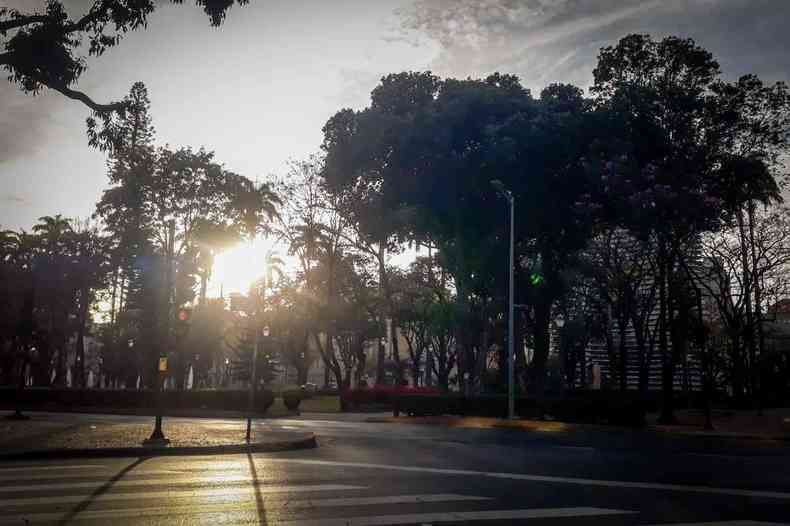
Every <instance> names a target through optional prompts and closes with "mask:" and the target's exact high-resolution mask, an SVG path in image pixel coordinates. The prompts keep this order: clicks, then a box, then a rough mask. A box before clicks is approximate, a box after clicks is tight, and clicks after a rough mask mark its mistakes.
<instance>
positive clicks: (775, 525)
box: [653, 521, 790, 526]
mask: <svg viewBox="0 0 790 526" xmlns="http://www.w3.org/2000/svg"><path fill="white" fill-rule="evenodd" d="M653 526H790V525H788V524H786V523H783V522H760V521H720V522H681V523H677V524H670V525H668V524H656V525H653Z"/></svg>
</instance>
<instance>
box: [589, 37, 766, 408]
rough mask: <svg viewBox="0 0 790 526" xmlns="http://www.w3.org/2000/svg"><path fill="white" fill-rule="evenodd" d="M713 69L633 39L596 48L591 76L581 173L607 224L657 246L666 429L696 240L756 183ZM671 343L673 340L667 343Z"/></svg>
mask: <svg viewBox="0 0 790 526" xmlns="http://www.w3.org/2000/svg"><path fill="white" fill-rule="evenodd" d="M718 76H719V66H718V63H717V62H716V61H715V60H714V58H713V56H712V55H711V54H710V53H709V52H708V51H706V50H704V49H702V48H701V47H699V46H697V45H696V43H695V42H694V41H693V40H691V39H680V38H676V37H667V38H665V39H663V40H661V41H654V40H652V39H651V38H650V37H649V36H646V35H629V36H626V37H624V38H623V39H621V40H620V42H619V43H618V44H617V45H616V46H609V47H605V48H603V49H602V50H601V53H600V55H599V58H598V65H597V67H596V69H595V71H594V77H595V83H594V86H593V88H592V91H593V93H594V95H595V97H596V107H597V113H596V120H597V122H598V126H599V127H600V128H601V129H602V130H605V132H606V133H605V135H604V137H605V139H604V140H599V141H596V142H595V143H594V145H593V148H592V150H591V152H590V156H589V158H588V159H587V163H586V167H587V169H588V170H590V172H591V173H594V174H595V177H596V178H597V183H596V184H595V185H594V186H595V187H597V189H598V190H597V192H600V196H599V197H598V198H597V203H599V209H600V210H601V213H602V214H603V215H604V216H607V217H608V219H607V221H610V222H611V221H613V222H614V223H615V224H617V225H619V226H622V227H624V228H625V229H627V230H628V231H629V232H631V233H632V234H633V235H634V236H635V237H636V238H638V239H641V240H647V241H650V242H651V243H652V244H654V245H655V247H656V280H657V282H658V326H659V332H658V349H659V353H660V355H661V359H662V390H663V393H664V403H663V404H662V421H664V422H671V421H672V420H673V413H672V403H673V398H672V391H673V383H674V377H675V369H676V366H677V364H678V363H679V361H680V359H681V357H682V356H683V355H684V354H685V353H686V350H687V347H688V327H687V324H688V318H687V317H686V311H687V309H688V308H690V307H689V305H690V304H689V302H688V301H687V296H688V292H689V290H688V287H687V281H686V279H685V278H684V277H683V269H684V268H685V267H688V265H689V264H690V263H691V260H690V258H692V257H693V247H694V246H695V240H696V238H697V236H699V235H700V234H701V233H704V232H707V231H712V230H715V229H716V228H717V225H718V221H719V219H720V212H721V210H722V208H723V205H728V204H730V203H729V202H728V201H727V196H728V195H730V194H731V192H732V189H733V188H735V187H736V186H734V185H732V184H731V181H732V179H733V178H732V177H731V176H730V175H728V174H736V173H737V174H738V177H740V176H741V175H743V176H744V177H745V179H739V182H740V181H743V180H748V179H750V178H751V179H753V180H754V181H757V179H760V178H762V179H763V180H765V181H766V183H756V182H755V183H754V184H760V185H762V186H763V187H765V186H764V185H765V184H770V181H769V180H766V179H765V178H764V177H763V175H764V173H765V172H763V174H759V173H757V172H754V171H751V172H750V175H747V174H742V173H741V172H740V171H739V170H738V171H736V172H733V171H732V167H733V164H732V163H733V162H736V163H740V162H741V161H740V160H737V159H741V157H737V156H734V155H733V151H732V141H727V140H724V139H725V138H726V133H725V132H724V131H723V130H725V131H727V130H731V129H732V126H733V122H738V120H739V119H740V117H739V113H738V112H737V111H736V112H734V113H733V112H728V111H722V108H723V105H722V99H721V98H719V97H717V91H718V88H719V86H720V84H719V81H718ZM670 340H671V341H670Z"/></svg>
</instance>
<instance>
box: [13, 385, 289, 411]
mask: <svg viewBox="0 0 790 526" xmlns="http://www.w3.org/2000/svg"><path fill="white" fill-rule="evenodd" d="M160 395H161V397H162V399H161V403H162V408H163V410H164V412H165V414H167V412H168V411H177V410H184V409H214V410H221V411H246V410H247V405H248V403H249V391H239V390H235V391H217V390H195V391H163V392H161V393H160ZM17 396H18V392H17V391H16V389H13V388H12V389H0V400H2V405H3V406H5V407H8V408H11V407H13V406H14V405H16V404H19V405H20V406H21V407H22V408H25V409H69V408H72V407H91V408H93V407H95V408H107V409H144V410H149V411H150V412H153V411H154V409H155V408H156V393H154V392H153V391H136V390H109V389H108V390H101V389H47V388H32V389H25V390H24V391H22V392H21V397H22V399H21V400H18V399H17ZM273 403H274V394H273V393H272V392H271V391H269V390H259V391H257V392H256V393H255V411H256V412H257V413H260V414H262V413H265V412H266V411H267V410H268V409H269V408H270V407H271V405H272V404H273Z"/></svg>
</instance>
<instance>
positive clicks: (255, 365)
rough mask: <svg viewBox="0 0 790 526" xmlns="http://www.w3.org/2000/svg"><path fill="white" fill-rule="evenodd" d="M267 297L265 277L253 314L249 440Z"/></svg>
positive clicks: (248, 414) (247, 436)
mask: <svg viewBox="0 0 790 526" xmlns="http://www.w3.org/2000/svg"><path fill="white" fill-rule="evenodd" d="M265 297H266V281H265V278H264V282H263V292H262V293H261V294H260V295H258V294H256V295H255V311H254V314H253V316H252V320H253V321H252V325H253V330H254V331H255V337H254V338H253V342H254V343H253V349H252V365H251V366H250V398H249V402H248V405H247V434H246V436H245V440H246V441H247V442H249V441H250V439H251V434H252V412H253V409H254V408H255V388H256V387H257V383H258V375H257V372H258V371H257V368H258V346H259V345H260V341H261V323H260V322H261V319H260V315H261V310H262V309H263V300H264V298H265Z"/></svg>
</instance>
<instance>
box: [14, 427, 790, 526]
mask: <svg viewBox="0 0 790 526" xmlns="http://www.w3.org/2000/svg"><path fill="white" fill-rule="evenodd" d="M45 417H46V418H53V419H59V418H66V419H75V418H78V419H81V420H92V419H93V420H96V421H107V420H113V421H118V420H120V421H138V420H139V421H141V423H143V424H144V423H145V422H147V421H149V420H150V419H149V418H142V417H130V416H99V415H48V416H45ZM180 420H184V419H180ZM360 420H361V419H360V418H359V417H355V416H352V417H346V418H343V419H335V417H331V419H330V417H319V416H312V417H310V416H303V417H300V418H292V419H278V420H271V421H262V422H260V423H258V424H256V428H255V432H256V433H266V431H267V430H269V429H277V428H285V429H309V430H312V431H314V432H315V433H316V434H317V435H318V437H319V444H320V446H319V448H317V449H314V450H306V451H304V450H303V451H293V452H282V453H273V454H265V455H227V456H206V457H194V456H191V457H153V458H145V459H134V458H131V459H102V460H72V461H48V462H25V463H7V462H6V463H2V464H0V525H4V524H19V525H30V524H50V523H51V524H67V523H68V524H71V523H75V524H83V523H85V524H113V525H116V524H117V525H127V524H183V525H191V524H212V525H213V524H305V525H328V526H335V525H338V526H340V525H343V526H346V525H352V526H360V525H371V526H372V525H378V526H382V525H398V524H420V525H423V524H467V523H468V524H521V523H525V524H527V523H528V524H533V523H534V524H537V525H539V526H540V525H544V524H545V525H547V526H548V525H560V524H571V525H580V526H582V525H592V524H604V523H605V524H607V525H611V526H618V525H652V524H681V525H688V524H699V523H704V524H726V525H728V526H746V525H754V526H757V525H758V524H760V523H775V524H776V523H779V524H781V523H788V524H790V447H787V446H786V445H780V444H772V443H754V442H751V443H746V442H744V443H737V442H728V443H721V442H706V441H700V440H699V439H694V440H687V441H685V440H665V439H653V438H650V437H647V436H646V435H642V434H639V433H630V432H623V433H621V434H605V435H604V434H601V435H589V436H573V437H570V436H568V435H565V434H562V433H559V434H557V436H552V435H545V434H541V435H535V434H530V433H523V432H513V431H502V430H473V429H447V428H442V427H433V426H415V425H405V424H403V425H402V424H373V423H365V422H363V421H360ZM190 422H193V423H194V425H196V426H202V427H205V429H206V432H211V429H212V428H217V427H221V426H237V425H238V423H237V422H230V421H225V420H213V419H200V420H198V419H195V420H190ZM166 430H167V419H166V421H165V431H166ZM748 521H757V522H748Z"/></svg>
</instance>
